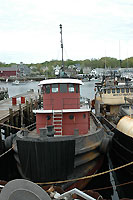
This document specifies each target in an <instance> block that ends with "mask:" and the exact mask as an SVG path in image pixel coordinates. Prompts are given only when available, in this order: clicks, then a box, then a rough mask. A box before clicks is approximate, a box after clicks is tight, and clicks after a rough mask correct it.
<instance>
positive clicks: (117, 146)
mask: <svg viewBox="0 0 133 200" xmlns="http://www.w3.org/2000/svg"><path fill="white" fill-rule="evenodd" d="M101 122H102V123H103V124H105V125H106V126H107V127H108V128H109V129H110V132H113V134H114V135H113V137H112V145H111V149H110V151H111V153H112V154H113V155H114V157H115V160H116V162H117V163H118V165H119V166H121V165H125V164H128V163H131V162H132V161H133V138H132V137H130V136H128V135H126V134H124V133H122V132H121V131H119V130H118V129H116V128H115V126H113V125H112V124H111V123H110V122H109V121H108V120H107V119H105V118H104V117H102V118H101ZM108 132H109V131H108ZM124 170H125V171H126V173H128V174H129V175H131V176H133V165H129V166H127V167H125V168H124Z"/></svg>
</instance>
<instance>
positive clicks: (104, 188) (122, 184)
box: [92, 181, 133, 191]
mask: <svg viewBox="0 0 133 200" xmlns="http://www.w3.org/2000/svg"><path fill="white" fill-rule="evenodd" d="M131 183H133V181H129V182H126V183H121V184H119V185H115V186H108V187H103V188H96V189H92V190H95V191H97V190H107V189H110V188H115V187H121V186H124V185H128V184H131Z"/></svg>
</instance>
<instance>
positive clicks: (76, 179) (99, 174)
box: [37, 161, 133, 185]
mask: <svg viewBox="0 0 133 200" xmlns="http://www.w3.org/2000/svg"><path fill="white" fill-rule="evenodd" d="M132 164H133V161H132V162H130V163H127V164H125V165H121V166H119V167H116V168H114V169H110V170H107V171H105V172H100V173H98V174H93V175H90V176H84V177H80V178H75V179H68V180H63V181H52V182H44V183H37V184H38V185H51V184H58V183H67V182H74V181H79V180H85V179H90V178H94V177H96V176H101V175H104V174H107V173H110V172H113V171H116V170H119V169H122V168H125V167H127V166H129V165H132Z"/></svg>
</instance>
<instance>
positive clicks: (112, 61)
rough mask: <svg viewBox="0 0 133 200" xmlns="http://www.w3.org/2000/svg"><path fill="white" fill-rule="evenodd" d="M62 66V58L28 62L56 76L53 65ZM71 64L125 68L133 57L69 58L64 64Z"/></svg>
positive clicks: (6, 65)
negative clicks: (120, 58) (122, 58)
mask: <svg viewBox="0 0 133 200" xmlns="http://www.w3.org/2000/svg"><path fill="white" fill-rule="evenodd" d="M12 65H16V63H10V64H6V63H2V62H0V67H11V66H12ZM57 65H58V66H61V65H62V61H61V60H51V61H45V62H43V63H36V64H34V63H31V64H27V66H28V67H32V71H34V72H37V73H39V74H44V71H43V68H45V67H46V68H47V71H46V72H45V74H47V76H54V72H53V67H55V66H57ZM70 65H75V66H76V65H79V66H80V67H81V69H82V70H83V68H84V67H88V68H91V69H94V68H105V66H106V67H107V68H115V67H120V66H121V67H123V68H126V67H127V68H133V57H130V58H126V59H125V60H121V62H120V60H117V59H116V58H111V57H102V58H100V59H96V58H92V59H86V60H71V59H68V60H66V61H64V66H65V68H67V67H68V66H70Z"/></svg>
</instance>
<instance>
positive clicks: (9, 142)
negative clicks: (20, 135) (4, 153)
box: [5, 135, 15, 150]
mask: <svg viewBox="0 0 133 200" xmlns="http://www.w3.org/2000/svg"><path fill="white" fill-rule="evenodd" d="M14 137H15V135H10V136H8V137H7V138H6V139H5V148H6V150H8V149H10V148H11V147H12V141H13V138H14Z"/></svg>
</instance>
